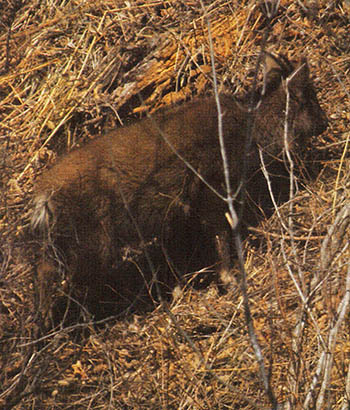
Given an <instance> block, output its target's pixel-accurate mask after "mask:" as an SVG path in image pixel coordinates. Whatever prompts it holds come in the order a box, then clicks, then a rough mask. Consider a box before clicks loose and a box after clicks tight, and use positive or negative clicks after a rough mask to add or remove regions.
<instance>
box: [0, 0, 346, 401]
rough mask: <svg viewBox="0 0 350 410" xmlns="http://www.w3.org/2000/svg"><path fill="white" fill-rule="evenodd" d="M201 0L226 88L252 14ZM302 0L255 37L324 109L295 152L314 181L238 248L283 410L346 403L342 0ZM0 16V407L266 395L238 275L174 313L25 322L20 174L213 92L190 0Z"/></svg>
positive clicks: (14, 11)
mask: <svg viewBox="0 0 350 410" xmlns="http://www.w3.org/2000/svg"><path fill="white" fill-rule="evenodd" d="M207 3H209V2H207ZM210 3H211V4H210V5H208V15H209V17H210V20H211V34H212V37H213V43H214V48H215V62H216V71H217V75H218V79H219V85H220V87H221V88H225V89H228V90H231V92H238V93H240V92H241V91H242V90H244V89H246V88H247V87H248V86H249V85H250V83H251V80H252V77H253V75H252V74H253V73H254V67H255V61H256V57H257V55H258V53H259V51H260V47H261V45H262V44H263V38H264V33H265V30H266V27H267V19H266V17H265V16H264V13H263V12H262V10H263V8H261V7H258V5H256V4H255V2H254V1H236V0H232V1H225V0H217V1H214V2H210ZM263 3H264V2H262V4H263ZM304 3H305V4H304ZM317 3H319V9H318V10H317V9H316V8H312V7H311V6H310V7H309V8H307V7H306V5H307V4H309V3H308V2H303V1H298V2H294V1H281V4H280V10H279V13H278V15H277V16H276V17H275V18H274V19H273V21H272V23H271V31H270V34H269V37H268V40H267V45H268V46H270V47H272V48H273V49H274V50H275V51H276V52H280V51H282V52H284V53H286V54H288V55H289V56H291V57H292V56H293V55H299V54H300V53H305V54H306V55H307V56H308V58H309V62H310V65H311V71H312V73H313V75H314V77H315V83H316V85H317V87H318V89H319V93H318V96H319V99H320V101H321V103H322V106H323V107H324V109H325V111H326V112H327V113H328V115H329V118H330V120H331V122H330V127H329V129H328V131H327V132H326V133H325V134H324V135H323V137H322V138H320V137H318V138H317V139H316V138H315V141H314V151H313V152H312V153H310V156H312V157H313V158H314V159H315V158H316V159H317V172H315V175H317V177H316V178H314V179H313V180H312V181H310V182H309V183H308V184H307V185H306V186H304V185H302V184H301V183H300V186H299V189H298V190H296V191H295V193H294V195H293V197H292V198H291V200H290V201H289V202H288V203H287V204H284V205H282V206H281V207H280V209H279V212H276V213H275V214H274V215H273V217H272V218H271V219H270V220H268V221H264V222H262V223H261V225H260V226H259V227H257V228H256V229H254V230H252V232H251V238H250V240H249V241H248V242H247V244H246V249H245V252H246V259H245V260H246V270H247V273H248V285H249V288H248V291H249V298H250V306H251V310H252V313H253V320H254V326H255V329H256V333H257V336H258V340H259V343H260V345H261V347H262V351H263V355H264V360H265V365H266V367H267V368H268V369H269V372H270V374H271V383H272V387H273V390H274V393H275V395H276V397H277V399H278V402H279V403H284V407H283V408H285V409H288V408H293V409H301V408H310V409H311V408H315V409H325V408H332V409H348V408H349V402H348V400H350V398H349V396H350V361H349V357H348V351H349V349H350V338H349V332H348V328H349V315H348V310H349V308H348V304H349V301H348V298H349V291H350V284H349V280H350V279H349V278H350V267H349V257H350V253H349V248H348V243H349V235H348V231H349V229H348V224H349V220H350V219H349V218H350V216H349V212H350V210H349V205H348V203H349V193H348V192H349V175H350V162H349V159H348V155H347V150H348V142H349V135H350V134H349V131H348V123H349V117H350V115H349V109H348V107H349V99H350V98H349V91H348V90H349V89H350V80H349V78H350V76H349V67H350V65H349V61H350V60H349V51H350V47H349V43H348V33H349V29H350V8H349V6H348V2H345V1H344V2H342V1H331V2H330V1H323V0H320V1H319V2H315V3H314V4H317ZM1 7H2V10H1ZM0 12H1V14H2V16H3V18H2V21H1V22H0V23H1V24H0V47H1V50H2V53H1V55H0V70H2V71H1V76H0V98H1V101H0V113H1V114H0V130H1V132H0V184H1V190H0V266H1V270H0V272H1V278H0V280H1V282H0V301H1V304H0V316H1V317H0V337H1V340H0V349H1V355H0V366H1V367H0V374H1V376H0V377H1V380H0V386H1V390H0V407H1V408H5V409H10V408H16V409H25V408H26V409H27V408H33V409H34V408H35V409H41V408H54V409H55V408H65V409H80V408H81V409H86V408H93V409H100V408H101V409H102V408H113V409H253V408H257V409H262V408H271V404H270V403H269V400H268V397H267V395H266V394H265V392H264V389H263V387H262V383H261V380H260V377H259V373H258V362H257V359H256V357H255V356H254V352H253V349H252V346H251V342H250V340H249V337H248V332H247V325H246V322H245V318H244V312H243V307H242V295H241V292H240V289H239V287H238V286H237V287H234V288H232V289H231V290H230V291H229V292H228V293H227V294H225V295H219V294H218V291H217V289H216V287H215V285H214V284H213V285H211V286H210V287H209V288H208V289H206V290H203V291H201V292H198V291H195V290H193V289H191V287H188V289H186V291H185V292H183V293H182V294H181V295H180V297H179V298H178V299H177V300H176V301H174V302H173V304H172V306H170V311H171V313H172V315H173V316H174V318H175V319H176V320H175V321H174V320H173V319H172V317H171V316H170V315H169V313H167V312H166V311H164V310H162V309H161V308H159V307H158V308H156V309H155V310H154V311H153V312H151V313H147V314H143V315H141V314H140V315H138V316H136V315H135V316H133V317H130V318H129V319H128V320H124V321H118V320H110V321H108V322H106V324H105V326H104V327H102V328H101V327H96V326H94V325H93V324H82V325H81V328H83V329H84V331H83V332H78V331H77V326H73V327H72V328H65V329H56V330H55V331H54V332H51V333H49V334H45V335H43V336H42V339H40V340H39V339H38V338H37V336H36V335H37V331H36V329H37V323H36V318H37V317H36V312H35V306H36V305H35V292H34V285H33V277H34V268H33V266H32V264H34V263H35V258H34V257H33V255H32V248H33V243H32V240H31V239H29V238H28V235H26V234H24V233H25V231H26V228H27V224H28V208H29V200H30V192H31V187H32V184H33V180H34V178H35V176H36V175H38V173H39V172H40V171H41V169H43V168H44V167H46V166H47V165H49V164H51V163H52V162H53V161H54V159H55V158H56V156H57V155H58V154H61V153H62V152H64V151H66V150H67V149H71V148H73V147H75V146H78V145H80V144H82V143H83V142H85V141H86V140H88V139H90V138H93V137H94V136H95V135H98V134H100V133H102V132H104V131H105V130H106V129H108V128H110V127H115V126H118V125H119V124H120V123H126V122H127V121H128V119H130V118H135V117H138V116H140V115H141V114H142V112H143V111H145V109H147V110H149V111H151V112H152V111H155V110H156V109H158V108H159V107H162V106H164V105H168V104H171V103H181V101H184V100H187V99H190V98H192V96H194V95H196V94H200V93H206V92H209V91H210V90H211V89H212V75H211V69H210V53H209V46H208V30H207V26H206V22H205V19H204V18H203V10H202V8H201V7H200V5H199V2H197V1H190V0H188V1H156V0H154V1H141V0H140V1H138V0H134V1H130V2H125V1H119V0H113V1H112V0H99V1H97V2H84V1H78V0H76V1H73V0H72V1H58V0H52V1H38V0H30V1H27V2H24V3H23V5H22V4H21V2H20V1H16V0H10V1H9V2H7V3H5V4H3V3H2V2H0ZM9 27H11V33H10V36H9V34H8V29H9ZM139 96H141V97H142V103H141V100H140V98H139ZM256 238H258V239H260V240H259V241H254V239H256ZM256 243H259V244H260V245H256ZM254 244H255V246H254ZM34 283H35V282H34ZM281 408H282V407H281Z"/></svg>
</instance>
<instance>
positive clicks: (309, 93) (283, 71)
mask: <svg viewBox="0 0 350 410" xmlns="http://www.w3.org/2000/svg"><path fill="white" fill-rule="evenodd" d="M255 100H256V103H257V104H258V105H257V108H256V111H257V114H256V121H255V124H254V132H253V135H254V133H255V140H256V141H257V143H258V145H259V146H260V147H261V148H262V149H263V150H264V151H265V152H267V153H270V154H273V155H275V154H277V153H278V151H280V150H281V149H282V150H284V149H291V150H293V149H294V147H295V146H296V145H298V146H303V145H304V144H306V143H307V142H308V140H309V138H310V137H311V136H316V135H319V134H321V133H322V132H323V131H324V130H325V129H326V128H327V125H328V121H327V117H326V115H325V113H324V111H323V110H322V108H321V107H320V104H319V102H318V99H317V96H316V91H315V88H314V85H313V82H312V80H311V78H310V73H309V67H308V63H307V59H306V58H305V57H301V58H300V59H299V60H298V61H296V62H290V61H289V60H288V59H287V58H286V57H284V56H283V55H280V56H278V57H277V56H275V55H273V54H270V53H266V57H265V75H264V84H263V87H262V90H261V91H260V93H259V94H258V97H256V98H255Z"/></svg>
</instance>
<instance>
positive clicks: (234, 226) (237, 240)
mask: <svg viewBox="0 0 350 410" xmlns="http://www.w3.org/2000/svg"><path fill="white" fill-rule="evenodd" d="M200 3H201V6H202V9H203V12H204V18H205V20H206V23H207V28H208V38H209V47H210V60H211V68H212V75H213V83H214V95H215V101H216V105H217V111H218V134H219V143H220V150H221V157H222V162H223V168H224V178H225V188H226V198H225V201H226V203H227V205H228V208H229V217H228V218H227V219H228V221H229V223H230V226H231V230H232V235H233V240H234V244H235V248H236V250H237V255H238V261H239V267H240V272H241V281H240V282H241V289H242V294H243V306H244V313H245V318H246V323H247V327H248V334H249V337H250V341H251V344H252V347H253V350H254V353H255V357H256V359H257V362H258V365H259V369H260V376H261V379H262V383H263V386H264V389H265V392H266V394H267V396H268V398H269V400H270V402H271V404H272V406H273V409H275V408H277V400H276V398H275V395H274V392H273V390H272V387H271V383H270V379H269V376H268V373H267V371H266V368H265V364H264V356H263V354H262V350H261V347H260V345H259V342H258V338H257V335H256V331H255V327H254V322H253V319H252V314H251V310H250V305H249V297H248V291H247V273H246V270H245V266H244V265H245V264H244V256H243V247H242V238H241V235H240V224H239V222H240V220H239V218H238V216H237V213H236V211H235V209H234V206H233V197H232V189H231V182H230V169H229V163H228V160H227V152H226V150H225V142H224V135H223V128H222V116H223V114H222V110H221V105H220V98H219V92H218V86H217V77H216V71H215V58H214V47H213V41H212V36H211V27H210V20H209V18H208V16H207V13H206V9H205V7H204V4H203V1H202V0H200ZM267 27H268V29H269V27H270V25H269V24H268V25H267ZM268 29H267V30H266V31H265V36H264V39H263V44H265V42H266V39H267V36H268V32H269V30H268ZM261 55H262V53H260V55H259V58H258V61H257V66H256V70H255V76H254V86H253V90H255V89H256V82H257V73H258V68H259V65H260V61H261ZM250 107H251V108H250V111H252V110H253V96H252V101H251V102H250ZM252 128H253V119H252V118H251V117H250V118H249V119H248V127H247V129H248V131H247V141H246V144H245V154H247V153H248V152H249V149H250V145H251V141H252V136H251V135H252V133H251V132H250V131H251V129H252ZM245 158H246V155H245ZM246 162H247V161H244V162H243V172H242V181H241V183H242V186H243V189H242V192H243V193H242V195H241V196H242V197H243V201H242V202H243V205H242V208H241V209H243V207H244V185H245V180H246V173H247V163H246ZM240 214H242V212H240ZM240 216H241V215H240Z"/></svg>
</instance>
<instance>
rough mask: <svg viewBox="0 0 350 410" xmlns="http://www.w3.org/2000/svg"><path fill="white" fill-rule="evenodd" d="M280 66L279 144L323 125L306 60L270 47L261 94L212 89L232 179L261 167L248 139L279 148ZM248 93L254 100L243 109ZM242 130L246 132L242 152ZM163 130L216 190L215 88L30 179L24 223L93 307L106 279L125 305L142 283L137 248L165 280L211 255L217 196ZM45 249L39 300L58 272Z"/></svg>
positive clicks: (266, 148) (145, 273)
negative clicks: (30, 203)
mask: <svg viewBox="0 0 350 410" xmlns="http://www.w3.org/2000/svg"><path fill="white" fill-rule="evenodd" d="M288 76H289V77H290V78H291V80H290V83H289V91H290V108H289V112H288V129H289V134H288V139H287V144H288V148H289V150H290V151H291V152H292V153H293V152H294V153H295V152H296V151H298V150H299V148H300V146H303V145H304V144H306V143H307V141H308V138H309V137H311V136H312V135H318V134H320V133H321V132H323V131H324V130H325V129H326V127H327V120H326V117H325V115H324V113H323V111H322V110H321V108H320V106H319V104H318V101H317V97H316V94H315V91H314V88H313V85H312V83H311V80H310V78H309V72H308V67H307V63H306V60H305V59H301V60H300V62H299V63H298V64H296V65H294V66H292V65H291V63H290V62H289V61H287V60H286V59H284V58H282V57H281V58H279V59H277V58H275V57H272V56H268V57H267V62H266V75H265V84H264V86H265V92H264V93H263V94H262V93H260V92H257V93H256V95H253V96H246V97H245V98H243V99H240V100H237V99H235V98H234V97H232V96H230V95H221V96H220V104H221V108H222V112H223V135H224V139H225V148H226V152H227V155H228V160H229V169H230V177H231V182H232V184H233V187H234V189H236V188H237V187H238V186H239V183H240V181H241V177H242V169H243V164H244V163H246V166H247V181H248V184H247V188H248V190H249V180H250V178H251V177H252V176H253V175H254V174H255V173H256V172H257V171H258V170H259V168H260V160H259V155H258V147H260V148H261V149H262V150H263V152H264V155H265V157H266V158H268V161H270V160H271V159H272V158H274V159H276V158H281V157H282V153H283V151H284V149H285V142H284V132H285V108H286V91H285V90H286V82H285V79H286V78H287V77H288ZM249 101H253V102H254V103H256V104H257V105H256V106H257V108H256V109H255V110H253V111H251V112H250V111H249V110H248V108H249V104H250V103H249ZM249 127H251V128H249ZM247 135H251V137H252V141H251V146H250V149H249V151H248V152H247V155H246V156H245V155H244V152H245V148H246V144H247V143H246V140H247ZM164 136H165V137H166V138H167V139H168V140H169V142H170V143H171V145H172V147H173V148H174V149H175V150H176V152H177V153H178V154H180V155H181V156H182V157H183V158H184V159H186V161H188V162H189V163H190V164H191V165H192V167H193V168H194V169H195V170H196V171H197V172H199V173H200V174H201V175H202V176H203V177H204V178H205V180H206V181H207V182H208V183H209V184H210V185H212V186H213V187H214V188H215V189H216V190H218V191H219V192H220V193H222V194H223V195H224V189H223V187H224V184H223V166H222V160H221V154H220V147H219V143H218V119H217V106H216V102H215V99H214V97H205V98H197V99H194V100H193V101H191V102H189V103H186V104H184V105H182V106H180V107H176V108H172V109H171V110H169V111H165V112H163V113H159V114H157V115H156V116H154V117H153V118H146V119H144V120H141V121H139V122H136V123H134V124H132V125H130V126H128V127H124V128H118V129H116V130H114V131H112V132H111V133H109V134H107V135H105V136H103V137H101V138H98V139H96V140H93V141H92V142H90V143H89V144H87V145H86V146H84V147H82V148H81V149H77V150H76V151H73V152H71V153H69V154H68V155H66V156H64V157H63V158H61V159H60V160H59V161H58V162H57V163H56V164H55V165H54V166H53V167H52V168H51V169H50V170H48V171H45V172H44V173H43V175H42V176H41V177H40V178H39V180H38V181H37V183H36V185H35V193H34V211H33V216H32V225H33V227H34V228H37V227H39V228H40V229H41V230H44V231H46V235H47V239H46V244H50V243H52V244H53V249H54V250H55V252H56V255H59V257H58V259H60V260H61V261H62V262H63V263H64V265H65V266H66V267H67V272H68V278H69V280H70V281H71V283H73V284H74V285H75V286H74V288H75V289H76V290H75V293H74V296H75V297H76V298H78V299H79V301H80V302H82V301H83V300H84V297H87V304H88V306H89V308H90V309H92V310H93V307H92V308H91V305H94V304H96V305H99V306H101V305H100V303H101V302H103V300H104V296H105V295H106V292H107V288H108V291H110V292H111V295H112V299H113V296H114V300H115V303H118V304H119V305H120V306H128V304H130V302H131V301H132V300H133V299H135V298H136V297H137V295H138V292H139V291H140V290H141V289H142V287H143V285H144V283H145V282H144V281H146V283H147V284H150V283H151V279H152V274H151V268H150V266H149V264H148V263H145V258H144V253H145V250H146V251H147V252H148V254H149V255H150V256H151V259H152V261H153V264H154V268H155V272H156V273H157V275H158V276H157V278H158V279H159V280H161V281H163V282H166V284H169V285H170V284H171V280H170V278H169V277H167V276H166V275H164V273H165V272H168V273H169V272H173V273H174V272H175V273H176V272H179V273H181V274H183V273H186V272H188V271H189V270H195V269H199V268H201V267H203V266H205V264H207V263H214V262H215V261H216V259H217V256H215V251H213V249H214V250H215V245H214V243H215V238H217V237H221V238H222V237H224V235H225V232H227V231H228V225H227V222H226V219H225V217H224V213H225V212H226V204H225V203H224V202H223V201H222V200H221V199H220V198H218V197H217V196H216V195H215V194H214V193H213V192H212V191H211V190H210V189H208V187H207V186H206V185H205V184H203V182H201V181H200V180H199V179H198V177H197V176H196V175H195V174H194V173H193V172H192V171H191V170H190V169H189V168H188V167H187V166H186V165H185V164H184V162H183V161H182V159H180V158H179V157H178V156H177V155H176V154H175V153H174V151H173V150H172V149H171V148H170V147H169V145H168V144H167V143H166V142H165V141H164V138H163V137H164ZM254 189H255V188H254V187H253V189H252V191H253V193H252V195H253V196H254ZM253 199H254V200H257V198H253ZM248 222H249V221H248ZM46 247H47V245H46ZM44 253H46V255H44V256H43V258H42V262H41V263H40V264H39V267H38V273H39V276H40V281H41V282H44V283H43V284H42V285H41V289H45V291H41V302H40V303H41V308H42V309H44V305H45V304H47V303H46V302H44V301H43V298H45V297H46V298H49V296H50V290H47V286H46V281H47V282H48V283H49V282H50V281H49V280H48V279H45V277H48V276H52V275H55V272H57V266H56V265H55V264H54V263H52V262H50V261H49V258H48V255H47V253H48V252H47V251H45V252H44ZM167 265H169V266H171V269H170V270H169V269H168V267H167ZM44 294H45V295H46V296H44Z"/></svg>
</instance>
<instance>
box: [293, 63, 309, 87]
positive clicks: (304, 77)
mask: <svg viewBox="0 0 350 410" xmlns="http://www.w3.org/2000/svg"><path fill="white" fill-rule="evenodd" d="M289 78H290V80H289V83H290V84H291V85H292V86H297V87H301V86H303V85H305V84H307V82H308V80H309V66H308V63H307V59H306V58H305V57H303V58H301V59H300V61H299V64H298V65H297V66H296V68H295V69H294V71H293V72H292V73H291V74H290V75H289Z"/></svg>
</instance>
